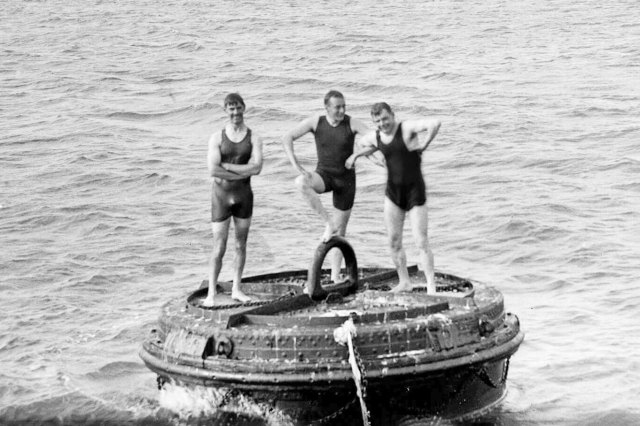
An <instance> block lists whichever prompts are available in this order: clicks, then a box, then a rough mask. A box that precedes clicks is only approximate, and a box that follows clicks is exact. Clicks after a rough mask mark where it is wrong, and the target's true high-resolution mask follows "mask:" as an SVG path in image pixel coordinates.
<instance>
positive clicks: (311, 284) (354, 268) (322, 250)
mask: <svg viewBox="0 0 640 426" xmlns="http://www.w3.org/2000/svg"><path fill="white" fill-rule="evenodd" d="M333 248H337V249H339V250H340V251H341V252H342V256H343V257H344V263H345V266H346V272H347V276H348V277H349V278H348V281H347V285H346V286H339V287H340V289H339V291H341V292H342V293H343V295H347V294H351V293H355V292H356V290H357V289H358V261H357V260H356V253H355V252H354V251H353V247H351V244H349V242H348V241H347V240H346V239H344V238H343V237H340V236H337V235H334V236H333V237H331V238H330V239H329V240H328V241H326V242H324V243H321V244H320V245H319V246H318V248H317V249H316V252H315V255H314V257H313V261H312V262H311V267H310V268H309V273H308V275H307V285H306V290H305V293H307V294H308V295H309V296H311V298H312V299H313V300H324V299H325V298H326V297H327V295H328V294H329V292H327V290H325V289H324V288H323V287H322V284H321V283H320V278H321V276H322V263H323V262H324V258H325V257H326V256H327V253H328V252H329V250H331V249H333ZM336 290H338V289H336Z"/></svg>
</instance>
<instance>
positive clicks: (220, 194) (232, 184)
mask: <svg viewBox="0 0 640 426" xmlns="http://www.w3.org/2000/svg"><path fill="white" fill-rule="evenodd" d="M252 149H253V145H252V144H251V129H249V128H247V134H246V135H245V137H244V138H243V139H242V140H241V141H240V142H232V141H231V140H230V139H229V138H228V137H227V134H226V133H225V131H224V129H222V142H221V144H220V154H221V162H222V163H231V164H247V163H248V162H249V159H251V151H252ZM252 214H253V191H252V190H251V178H246V179H240V180H226V179H214V180H213V184H212V185H211V221H212V222H223V221H225V220H227V219H228V218H229V217H231V216H234V217H237V218H240V219H247V218H250V217H251V215H252Z"/></svg>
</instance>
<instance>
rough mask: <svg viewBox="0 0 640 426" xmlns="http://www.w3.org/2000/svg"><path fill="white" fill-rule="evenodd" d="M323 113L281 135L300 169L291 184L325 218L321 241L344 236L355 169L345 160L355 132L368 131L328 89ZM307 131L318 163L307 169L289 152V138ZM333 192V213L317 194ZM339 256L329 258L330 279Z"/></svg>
mask: <svg viewBox="0 0 640 426" xmlns="http://www.w3.org/2000/svg"><path fill="white" fill-rule="evenodd" d="M324 107H325V110H326V112H327V113H326V115H314V116H311V117H309V118H307V119H305V120H303V121H302V122H301V123H300V124H298V125H297V126H296V127H295V128H294V129H292V130H291V131H290V132H288V133H287V134H286V135H285V136H284V137H283V139H282V142H283V144H284V149H285V152H286V153H287V156H288V157H289V161H291V164H292V165H293V167H295V169H296V170H297V171H298V173H300V176H298V177H297V178H296V180H295V184H296V186H297V187H298V189H299V190H300V191H301V192H302V194H303V196H304V197H305V198H306V199H307V201H308V202H309V204H310V205H311V208H312V209H313V210H314V211H315V212H316V213H318V214H319V215H320V217H321V218H322V219H323V220H324V222H325V225H326V226H325V231H324V234H323V236H322V240H323V241H327V240H329V239H330V238H331V236H332V235H340V236H344V235H345V233H346V230H347V223H348V222H349V217H350V216H351V208H352V207H353V201H354V198H355V194H356V173H355V171H354V170H349V169H346V168H345V161H346V160H347V158H348V157H349V156H350V155H351V154H352V153H353V146H354V141H355V136H356V134H358V135H360V136H362V135H364V134H365V133H367V132H368V131H369V129H368V128H367V127H366V126H365V125H364V123H362V122H360V121H359V120H356V119H354V118H351V117H350V116H348V115H347V114H346V113H345V112H346V104H345V100H344V96H343V95H342V93H340V92H338V91H336V90H331V91H329V92H328V93H327V94H326V95H325V97H324ZM307 133H313V135H314V137H315V142H316V151H317V155H318V164H317V166H316V170H315V171H313V172H310V171H308V170H306V169H305V168H304V167H302V166H301V165H300V162H299V161H298V159H297V158H296V155H295V154H294V152H293V142H294V141H295V140H296V139H299V138H300V137H302V136H303V135H305V134H307ZM325 192H332V193H333V207H334V210H333V214H332V215H330V214H329V213H328V212H327V210H326V209H325V208H324V206H323V205H322V201H321V200H320V197H319V196H318V194H322V193H325ZM341 262H342V256H341V254H340V253H339V252H338V253H336V255H335V257H334V259H333V265H332V272H331V279H332V280H333V281H334V282H337V281H338V280H339V276H340V264H341Z"/></svg>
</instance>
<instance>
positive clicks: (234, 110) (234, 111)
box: [224, 103, 244, 124]
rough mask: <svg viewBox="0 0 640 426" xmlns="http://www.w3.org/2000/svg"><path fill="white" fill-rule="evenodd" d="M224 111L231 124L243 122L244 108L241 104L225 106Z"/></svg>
mask: <svg viewBox="0 0 640 426" xmlns="http://www.w3.org/2000/svg"><path fill="white" fill-rule="evenodd" d="M224 110H225V111H226V113H227V114H228V115H229V121H230V122H231V124H242V121H243V120H244V106H243V105H242V104H238V103H236V104H227V106H226V107H225V108H224Z"/></svg>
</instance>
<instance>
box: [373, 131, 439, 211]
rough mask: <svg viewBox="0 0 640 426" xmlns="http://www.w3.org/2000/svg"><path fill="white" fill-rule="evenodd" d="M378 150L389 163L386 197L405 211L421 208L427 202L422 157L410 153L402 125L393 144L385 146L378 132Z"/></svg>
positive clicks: (415, 152)
mask: <svg viewBox="0 0 640 426" xmlns="http://www.w3.org/2000/svg"><path fill="white" fill-rule="evenodd" d="M376 139H377V145H378V149H379V150H380V151H381V152H382V154H384V158H385V160H386V162H387V189H386V192H385V195H386V196H387V197H388V198H389V200H391V202H393V204H395V205H396V206H398V207H400V208H401V209H402V210H404V211H409V210H411V209H412V208H414V207H416V206H421V205H423V204H424V203H426V201H427V197H426V187H425V184H424V179H423V178H422V171H421V169H420V164H421V162H422V157H421V156H420V153H419V152H417V151H409V150H408V149H407V146H406V145H405V143H404V140H403V139H402V123H400V124H399V125H398V130H397V131H396V134H395V135H394V136H393V140H392V141H391V143H388V144H385V143H383V142H382V140H381V139H380V131H376Z"/></svg>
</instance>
